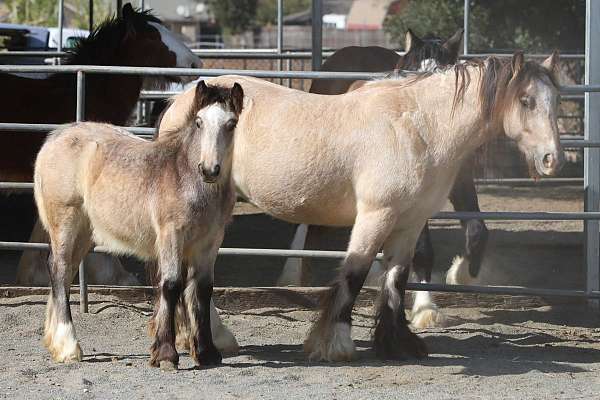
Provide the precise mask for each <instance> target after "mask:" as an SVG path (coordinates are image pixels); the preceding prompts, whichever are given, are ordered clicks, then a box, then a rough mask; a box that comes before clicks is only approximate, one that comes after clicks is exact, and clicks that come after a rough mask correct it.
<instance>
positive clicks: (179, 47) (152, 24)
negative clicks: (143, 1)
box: [121, 3, 202, 81]
mask: <svg viewBox="0 0 600 400" xmlns="http://www.w3.org/2000/svg"><path fill="white" fill-rule="evenodd" d="M122 19H123V23H124V26H125V35H124V36H123V38H122V47H123V50H122V52H121V54H122V55H123V57H124V58H126V60H125V63H126V64H127V65H132V66H138V67H167V68H200V67H201V66H202V62H201V61H200V59H199V58H198V57H197V56H196V55H194V54H193V53H192V52H191V51H190V49H189V48H187V46H186V45H185V44H183V42H182V41H181V40H180V39H179V38H178V37H177V36H175V35H174V34H173V33H172V32H171V31H169V30H168V29H167V28H166V27H165V26H164V25H163V24H162V23H161V21H160V20H159V19H158V18H156V17H154V16H153V15H152V14H150V13H149V12H148V11H137V10H134V9H133V7H132V6H131V4H129V3H127V4H125V5H124V6H123V12H122ZM188 80H191V79H186V81H188Z"/></svg>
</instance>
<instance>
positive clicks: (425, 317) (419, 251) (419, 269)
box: [411, 224, 446, 329]
mask: <svg viewBox="0 0 600 400" xmlns="http://www.w3.org/2000/svg"><path fill="white" fill-rule="evenodd" d="M433 259H434V257H433V245H432V244H431V234H430V232H429V226H428V225H427V224H425V227H424V228H423V230H422V231H421V234H420V235H419V240H418V241H417V247H416V248H415V256H414V257H413V266H414V270H415V275H416V277H417V281H418V282H421V283H430V282H431V271H432V269H433ZM445 321H446V318H445V317H444V314H442V313H441V312H440V311H439V310H438V308H437V306H436V305H435V303H434V302H433V300H432V298H431V293H430V292H427V291H415V292H413V306H412V312H411V324H412V326H414V327H415V328H421V329H422V328H431V327H435V326H443V325H444V324H445Z"/></svg>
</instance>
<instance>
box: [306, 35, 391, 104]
mask: <svg viewBox="0 0 600 400" xmlns="http://www.w3.org/2000/svg"><path fill="white" fill-rule="evenodd" d="M399 60H400V56H399V55H398V53H396V52H395V51H393V50H389V49H386V48H384V47H379V46H368V47H360V46H349V47H344V48H341V49H340V50H338V51H336V52H335V53H333V54H332V55H331V57H329V58H328V59H327V60H326V61H325V63H323V65H322V66H321V71H332V72H333V71H335V72H385V71H391V70H393V69H394V67H395V66H396V64H397V63H398V61H399ZM350 85H352V81H351V80H348V79H316V80H313V81H312V84H311V86H310V92H311V93H317V94H342V93H346V92H347V91H348V89H349V88H350Z"/></svg>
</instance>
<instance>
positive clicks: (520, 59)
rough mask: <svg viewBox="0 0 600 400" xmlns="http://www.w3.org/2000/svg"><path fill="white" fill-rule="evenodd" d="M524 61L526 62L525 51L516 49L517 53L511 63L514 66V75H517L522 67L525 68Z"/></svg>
mask: <svg viewBox="0 0 600 400" xmlns="http://www.w3.org/2000/svg"><path fill="white" fill-rule="evenodd" d="M524 63H525V57H524V56H523V52H522V51H520V50H519V51H516V52H515V54H513V57H512V60H511V64H510V65H511V67H512V71H513V76H517V74H518V73H519V71H520V70H521V68H523V64H524Z"/></svg>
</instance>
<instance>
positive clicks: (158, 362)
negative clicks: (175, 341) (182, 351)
mask: <svg viewBox="0 0 600 400" xmlns="http://www.w3.org/2000/svg"><path fill="white" fill-rule="evenodd" d="M157 347H158V349H157ZM150 365H151V366H153V367H156V368H161V369H163V365H164V369H167V368H169V367H168V366H169V365H172V368H171V369H177V366H178V365H179V354H177V350H176V349H175V347H174V346H173V345H169V344H166V343H165V344H163V345H161V346H156V345H152V348H151V349H150Z"/></svg>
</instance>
